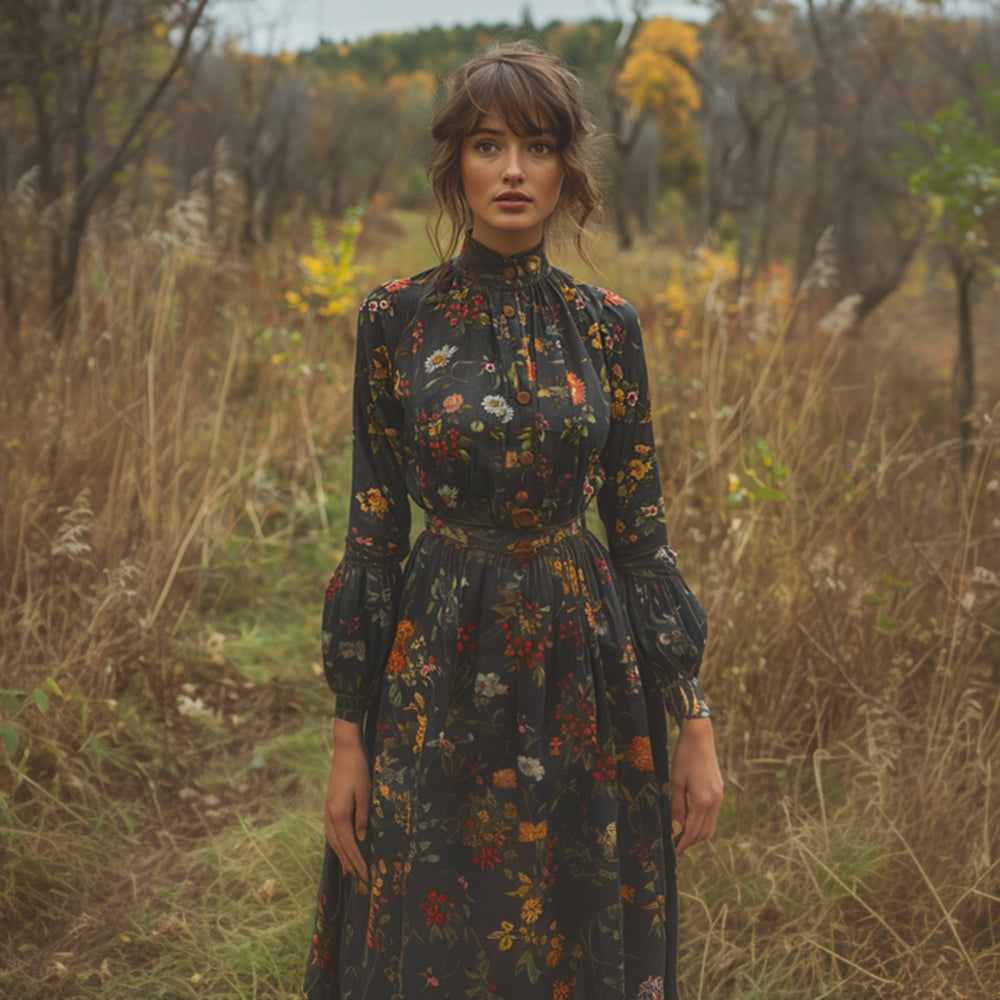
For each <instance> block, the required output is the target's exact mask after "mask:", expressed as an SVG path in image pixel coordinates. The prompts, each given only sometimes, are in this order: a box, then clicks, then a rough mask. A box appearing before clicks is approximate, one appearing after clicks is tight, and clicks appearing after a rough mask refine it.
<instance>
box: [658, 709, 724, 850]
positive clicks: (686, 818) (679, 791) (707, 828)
mask: <svg viewBox="0 0 1000 1000" xmlns="http://www.w3.org/2000/svg"><path fill="white" fill-rule="evenodd" d="M721 805H722V772H721V771H720V770H719V761H718V760H717V759H716V756H715V737H714V735H713V733H712V720H711V719H684V720H683V721H682V722H681V735H680V737H679V739H678V740H677V749H676V750H675V751H674V763H673V767H672V768H671V773H670V813H671V819H672V823H671V825H672V827H673V833H674V835H675V836H676V835H677V834H678V833H680V834H681V839H680V841H679V842H678V843H677V845H676V848H675V851H676V853H677V856H678V857H680V856H681V855H682V854H683V853H684V852H685V851H686V850H687V849H688V848H689V847H691V845H692V844H697V843H698V841H699V840H706V839H707V838H708V837H711V836H712V834H713V833H715V822H716V820H717V819H718V817H719V807H720V806H721Z"/></svg>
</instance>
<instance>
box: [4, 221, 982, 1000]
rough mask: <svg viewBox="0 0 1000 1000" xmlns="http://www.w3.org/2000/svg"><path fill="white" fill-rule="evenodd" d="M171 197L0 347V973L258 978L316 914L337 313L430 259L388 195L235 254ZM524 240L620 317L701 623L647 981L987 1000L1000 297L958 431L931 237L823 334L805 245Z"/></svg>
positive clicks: (71, 988)
mask: <svg viewBox="0 0 1000 1000" xmlns="http://www.w3.org/2000/svg"><path fill="white" fill-rule="evenodd" d="M185 218H186V219H187V220H188V222H187V224H188V225H190V224H191V223H190V218H191V213H190V212H189V213H187V215H186V216H185V215H184V214H183V213H181V214H175V215H174V216H172V219H173V221H172V222H170V221H164V222H162V223H161V224H159V227H158V228H153V227H150V228H148V229H144V230H142V231H136V230H134V229H132V228H131V227H130V226H128V225H125V224H124V223H122V222H121V220H115V219H103V220H100V225H96V226H95V227H94V229H93V232H92V234H91V236H90V238H89V241H88V245H87V248H86V254H85V260H84V262H83V264H82V267H81V271H80V283H79V293H78V294H79V303H78V309H77V311H76V312H75V313H74V316H73V321H72V322H73V329H72V330H71V332H70V333H69V334H68V335H67V336H66V337H65V338H64V339H63V341H62V342H61V343H60V344H58V345H56V344H54V343H52V342H50V341H49V340H48V339H47V338H46V336H45V335H44V333H43V332H42V330H41V327H40V326H39V327H37V328H32V332H31V333H30V335H29V336H26V337H25V338H24V339H23V340H22V342H21V343H20V346H19V352H20V357H19V359H18V360H17V361H16V362H13V361H9V360H8V361H7V362H5V364H4V365H3V366H0V383H2V391H0V490H2V501H0V688H2V690H0V997H4V998H10V1000H43V998H44V1000H65V998H88V1000H89V998H123V1000H124V998H130V1000H147V998H148V1000H168V998H169V1000H180V998H185V1000H187V998H213V1000H224V998H225V1000H236V998H238V1000H250V998H254V1000H283V998H289V997H293V996H295V995H296V993H297V989H298V984H299V982H300V979H301V972H302V967H303V963H304V961H305V957H306V952H307V946H308V942H309V938H310V935H311V917H312V905H313V893H314V887H315V883H316V879H317V876H318V869H319V862H320V857H321V849H322V843H323V830H322V820H321V806H322V798H323V791H324V787H325V777H326V772H327V768H328V757H329V753H330V749H331V740H330V718H331V712H332V707H333V706H332V699H331V696H330V695H329V693H328V691H327V690H326V687H325V682H324V681H323V679H322V676H321V674H322V671H321V668H320V665H319V620H320V611H321V604H322V595H323V590H324V587H325V584H326V580H327V578H328V575H329V573H330V572H331V570H332V568H333V567H334V565H335V564H336V562H337V560H338V558H339V554H340V550H341V545H342V538H343V534H344V530H345V519H346V508H347V503H348V497H349V487H350V482H349V468H350V448H349V443H350V391H351V377H352V376H351V372H352V363H353V317H354V310H355V309H356V306H357V303H358V301H359V299H360V296H361V294H362V293H363V292H364V291H365V290H366V288H367V287H368V286H371V285H373V284H375V283H376V282H377V281H381V280H387V279H389V278H391V277H394V276H402V275H407V274H410V273H413V272H414V271H416V270H418V269H420V268H421V267H423V266H426V265H427V264H428V263H430V261H429V259H428V255H427V251H426V249H425V247H426V240H425V237H424V233H423V223H422V220H421V218H420V217H419V215H417V214H416V213H403V212H390V211H388V210H381V211H379V210H377V209H370V210H369V212H368V213H367V214H366V216H365V217H364V218H363V219H362V220H361V222H360V224H359V225H360V232H359V233H358V232H357V231H356V230H349V231H347V232H337V231H330V232H326V231H324V230H323V229H322V227H319V226H316V227H314V228H313V230H312V232H311V233H310V231H309V229H308V227H303V229H304V231H303V232H299V231H298V230H297V228H296V227H295V226H291V225H290V226H289V228H288V229H287V231H286V232H285V234H284V235H283V236H281V237H280V238H275V239H274V240H272V241H271V243H270V245H269V246H268V248H267V249H266V250H262V251H260V253H259V255H258V256H257V257H256V258H255V259H252V260H249V261H248V260H246V259H243V258H236V257H233V256H229V255H227V254H226V253H225V252H224V251H223V250H222V249H221V247H223V246H226V245H228V244H227V242H226V241H221V242H219V243H213V242H212V241H211V240H208V239H206V240H201V241H199V240H195V239H193V238H192V236H191V232H190V229H189V230H182V229H181V228H180V227H181V221H183V219H185ZM179 220H181V221H179ZM355 239H356V245H355ZM355 251H356V253H355ZM553 256H554V257H555V259H556V260H557V262H560V263H563V264H565V265H566V266H567V267H568V268H569V269H571V270H573V271H574V272H575V273H578V274H579V275H580V276H581V277H585V278H588V279H591V280H595V281H597V282H598V283H599V284H602V285H605V286H607V287H610V288H613V289H614V290H616V291H618V292H620V293H621V294H623V295H625V296H627V297H628V298H629V299H630V300H631V301H632V302H633V303H634V304H635V305H636V306H637V308H638V309H639V311H640V314H641V316H642V320H643V325H644V330H645V337H646V343H647V353H648V359H649V364H650V370H651V376H652V384H653V392H654V397H655V399H654V401H655V420H656V425H657V434H658V444H659V450H660V462H661V469H662V472H663V475H664V477H665V481H664V488H665V493H666V497H667V503H668V516H669V524H670V528H671V533H672V540H673V546H674V548H675V549H677V550H678V552H679V554H680V559H681V563H682V566H683V568H684V571H685V575H686V576H687V578H688V579H689V581H690V583H691V584H692V587H693V589H694V590H695V592H696V593H698V594H699V595H700V596H701V598H702V600H703V602H704V604H705V605H706V608H707V610H708V612H709V616H710V621H711V634H710V642H709V651H708V655H707V658H706V662H705V666H704V671H703V677H704V681H705V686H706V689H707V691H708V694H709V698H710V701H711V704H712V706H713V710H714V712H715V718H716V722H715V725H716V732H717V738H718V740H719V748H720V756H721V762H722V766H723V771H724V776H725V779H726V783H727V796H726V801H725V805H724V809H723V815H722V818H721V823H720V828H719V831H718V834H717V837H716V838H715V839H714V840H713V841H712V842H710V843H708V844H705V845H701V846H699V847H698V848H697V849H695V850H693V851H692V852H691V853H690V854H688V855H686V856H685V857H684V858H683V860H682V862H681V865H680V878H681V892H682V899H681V904H682V914H683V916H682V921H683V923H682V936H681V949H682V965H681V968H682V973H683V977H682V987H683V996H684V997H685V998H686V1000H793V998H794V1000H821V998H831V1000H859V998H877V1000H992V998H995V997H997V996H1000V683H998V682H1000V449H998V445H1000V407H998V405H997V401H998V399H1000V350H998V346H997V344H996V315H997V306H998V303H997V300H996V296H995V294H994V293H990V292H989V291H988V290H987V289H984V290H983V293H982V294H981V296H980V309H981V316H980V322H979V327H978V329H979V330H980V331H982V335H981V340H980V345H979V346H980V376H979V378H980V385H979V390H978V391H979V401H980V403H979V406H978V410H977V414H976V419H975V421H974V428H973V439H972V442H971V444H970V446H969V447H968V448H967V449H965V451H964V453H963V449H962V448H961V447H960V445H959V442H958V440H957V436H956V426H957V424H956V416H955V412H956V411H955V402H954V392H953V386H952V376H951V363H952V357H953V354H954V342H955V334H954V332H953V319H952V311H953V306H952V303H951V298H950V292H949V291H948V284H947V282H946V281H945V280H944V278H943V276H939V275H938V274H937V273H936V272H935V270H934V269H933V268H932V267H931V266H930V265H929V263H928V262H927V261H926V260H924V261H921V262H918V264H917V265H915V266H914V267H913V268H912V269H911V272H910V276H909V279H908V282H907V284H906V286H905V287H904V289H903V290H902V291H900V292H899V293H897V294H896V295H895V296H893V297H892V298H890V299H889V300H888V301H887V302H886V303H885V304H884V305H883V306H882V307H881V308H880V309H879V310H878V311H877V312H876V313H875V314H874V315H873V316H871V317H869V318H868V320H867V321H866V323H865V324H864V327H863V328H862V329H861V330H854V329H853V328H852V325H851V323H850V316H849V312H850V310H849V305H850V303H846V304H844V303H841V304H840V306H839V307H838V306H837V296H836V294H835V293H834V292H833V291H831V289H830V288H829V287H822V286H823V285H824V284H828V282H825V281H820V280H818V277H817V275H820V273H821V269H819V268H818V269H817V270H816V274H815V275H814V276H813V279H812V280H811V279H809V278H808V277H807V280H806V282H805V283H804V284H803V286H802V287H801V288H799V289H796V288H795V287H793V283H792V280H791V277H790V274H789V273H788V272H787V271H786V270H785V269H783V268H781V267H778V266H772V267H771V268H769V269H768V270H767V271H766V272H765V273H764V274H763V275H762V276H761V277H760V278H759V279H758V280H757V282H756V283H755V284H754V286H753V287H752V288H743V289H741V290H740V291H739V293H737V291H736V290H735V289H734V287H733V275H734V268H733V262H732V258H731V256H730V255H729V254H728V253H727V251H726V249H725V248H716V249H707V248H701V249H697V250H690V251H681V250H680V249H671V248H669V247H667V246H664V245H663V244H662V243H658V242H655V241H652V240H648V241H640V243H639V244H637V245H636V247H635V248H634V249H632V250H630V251H628V252H625V253H620V252H617V251H615V250H613V247H612V241H611V239H610V238H604V239H598V241H597V245H596V247H595V258H596V260H597V261H598V262H599V263H600V265H601V268H602V273H601V274H600V275H594V273H593V272H591V271H589V270H588V269H587V268H585V267H583V266H582V265H579V264H578V263H577V262H576V261H575V260H574V258H573V256H572V254H570V253H569V252H566V253H556V254H554V255H553ZM303 257H304V258H305V259H304V260H303ZM827 277H829V275H827Z"/></svg>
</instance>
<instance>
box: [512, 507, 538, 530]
mask: <svg viewBox="0 0 1000 1000" xmlns="http://www.w3.org/2000/svg"><path fill="white" fill-rule="evenodd" d="M511 516H512V518H513V521H514V523H515V524H516V525H517V526H518V527H519V528H533V527H534V526H535V525H536V524H538V515H537V514H536V513H535V512H534V511H533V510H532V509H531V508H530V507H518V509H517V510H515V511H514V513H513V515H511Z"/></svg>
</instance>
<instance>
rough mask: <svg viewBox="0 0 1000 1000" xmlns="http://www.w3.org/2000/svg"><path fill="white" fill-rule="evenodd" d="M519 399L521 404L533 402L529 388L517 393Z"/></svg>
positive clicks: (525, 404)
mask: <svg viewBox="0 0 1000 1000" xmlns="http://www.w3.org/2000/svg"><path fill="white" fill-rule="evenodd" d="M517 401H518V402H519V403H520V404H521V405H522V406H527V405H528V403H530V402H531V393H530V392H528V390H527V389H522V390H521V391H520V392H519V393H518V394H517Z"/></svg>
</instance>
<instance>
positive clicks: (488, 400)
mask: <svg viewBox="0 0 1000 1000" xmlns="http://www.w3.org/2000/svg"><path fill="white" fill-rule="evenodd" d="M483 409H484V410H485V411H486V412H487V413H491V414H492V415H493V416H494V417H496V418H497V419H498V420H499V421H500V423H502V424H506V423H508V422H509V421H511V420H513V419H514V408H513V407H512V406H511V405H510V403H508V402H507V400H506V399H504V398H503V396H486V397H484V399H483Z"/></svg>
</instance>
